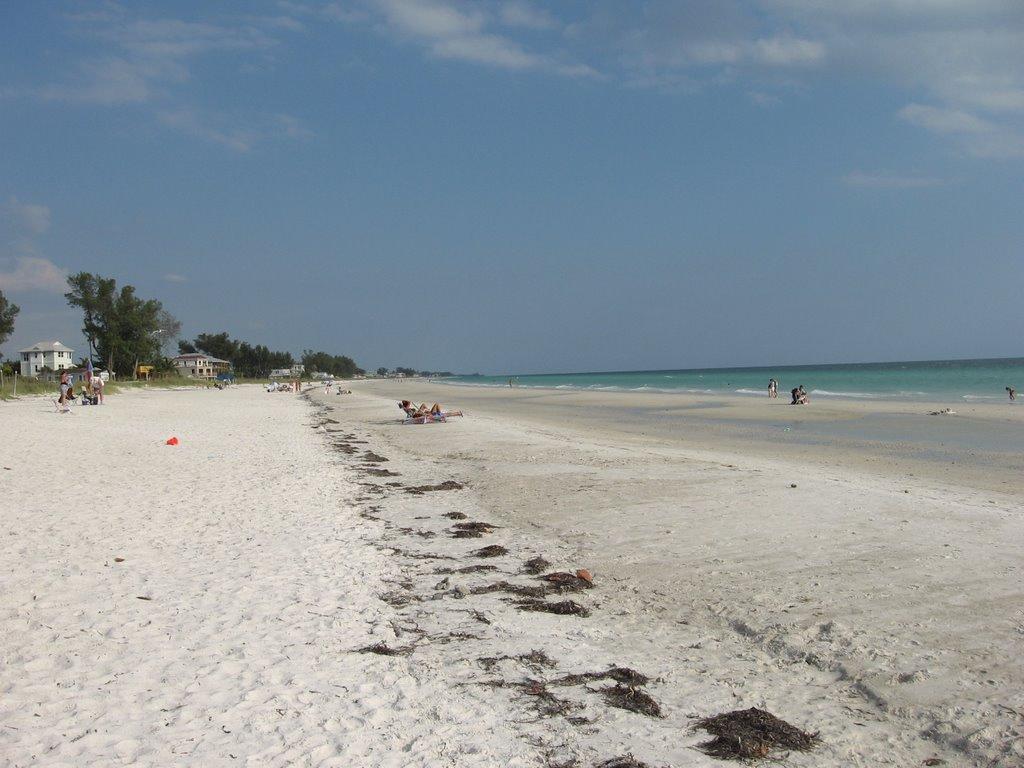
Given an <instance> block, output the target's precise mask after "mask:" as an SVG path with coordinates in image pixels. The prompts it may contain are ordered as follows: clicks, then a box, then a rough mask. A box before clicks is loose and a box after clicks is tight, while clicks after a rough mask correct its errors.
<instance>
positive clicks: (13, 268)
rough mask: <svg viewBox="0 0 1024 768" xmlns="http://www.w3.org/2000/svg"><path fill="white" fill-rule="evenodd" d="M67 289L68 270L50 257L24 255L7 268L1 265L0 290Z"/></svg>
mask: <svg viewBox="0 0 1024 768" xmlns="http://www.w3.org/2000/svg"><path fill="white" fill-rule="evenodd" d="M8 264H10V261H8ZM66 289H67V272H65V271H64V270H63V269H61V268H60V267H58V266H57V265H56V264H54V263H53V262H52V261H50V260H49V259H44V258H40V257H38V256H22V257H19V258H16V259H14V263H13V264H10V266H8V267H6V268H5V267H0V290H4V291H10V292H12V293H16V292H19V291H42V292H44V293H64V291H65V290H66Z"/></svg>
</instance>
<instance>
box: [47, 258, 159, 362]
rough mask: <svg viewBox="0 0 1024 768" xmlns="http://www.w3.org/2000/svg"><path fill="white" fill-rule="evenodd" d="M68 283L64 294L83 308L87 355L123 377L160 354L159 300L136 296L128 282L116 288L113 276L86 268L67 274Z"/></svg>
mask: <svg viewBox="0 0 1024 768" xmlns="http://www.w3.org/2000/svg"><path fill="white" fill-rule="evenodd" d="M68 287H69V289H70V290H69V291H68V292H67V293H66V294H64V297H65V298H66V299H67V301H68V304H70V305H71V306H73V307H79V308H80V309H81V310H82V315H83V326H82V332H83V333H84V334H85V337H86V339H87V340H88V342H89V356H90V358H92V357H98V358H99V360H100V361H101V362H102V363H103V364H104V365H105V366H106V368H107V370H109V371H111V372H112V373H114V374H116V375H118V376H121V377H125V376H133V375H134V374H135V371H136V368H137V366H138V364H139V363H140V362H144V361H149V360H154V359H156V358H158V357H160V346H161V344H160V338H159V335H160V334H159V333H158V331H159V330H160V312H161V310H162V309H163V305H162V304H161V303H160V302H159V301H157V300H156V299H142V298H139V297H138V296H136V295H135V287H134V286H131V285H126V286H123V287H122V288H121V290H120V291H119V290H118V289H117V282H116V281H115V280H114V279H112V278H104V277H100V276H99V275H93V274H91V273H89V272H79V273H78V274H75V275H71V276H70V277H68Z"/></svg>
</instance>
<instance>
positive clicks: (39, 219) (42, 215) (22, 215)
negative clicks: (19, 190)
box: [3, 195, 50, 235]
mask: <svg viewBox="0 0 1024 768" xmlns="http://www.w3.org/2000/svg"><path fill="white" fill-rule="evenodd" d="M3 213H4V214H5V216H6V218H7V219H8V220H9V221H10V222H11V223H12V224H13V225H14V226H15V227H16V228H17V229H20V230H22V231H24V232H28V233H29V234H33V235H41V234H42V233H43V232H45V231H46V230H48V229H49V228H50V209H49V208H48V207H47V206H45V205H36V204H33V203H23V202H21V201H20V200H18V198H16V197H14V196H13V195H12V196H11V197H9V198H8V199H7V204H6V205H5V206H3Z"/></svg>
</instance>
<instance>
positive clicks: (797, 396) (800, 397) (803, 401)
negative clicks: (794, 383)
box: [789, 384, 810, 405]
mask: <svg viewBox="0 0 1024 768" xmlns="http://www.w3.org/2000/svg"><path fill="white" fill-rule="evenodd" d="M789 394H790V395H792V396H793V400H792V401H791V402H790V405H807V403H809V402H810V400H809V399H808V398H807V392H806V391H805V390H804V385H803V384H801V385H800V386H799V387H796V388H794V389H791V390H790V392H789Z"/></svg>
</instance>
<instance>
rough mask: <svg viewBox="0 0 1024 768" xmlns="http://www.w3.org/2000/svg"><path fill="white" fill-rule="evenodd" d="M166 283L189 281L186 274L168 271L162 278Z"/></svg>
mask: <svg viewBox="0 0 1024 768" xmlns="http://www.w3.org/2000/svg"><path fill="white" fill-rule="evenodd" d="M161 279H162V280H163V281H164V282H165V283H187V282H188V278H187V277H185V276H184V275H179V274H176V273H174V272H168V273H167V274H165V275H163V276H162V278H161Z"/></svg>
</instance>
